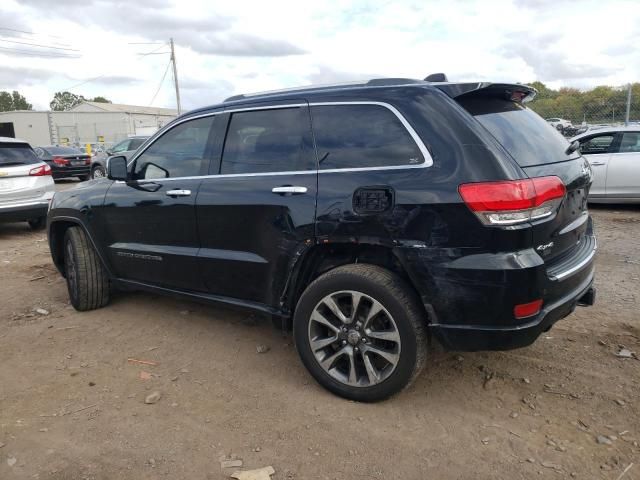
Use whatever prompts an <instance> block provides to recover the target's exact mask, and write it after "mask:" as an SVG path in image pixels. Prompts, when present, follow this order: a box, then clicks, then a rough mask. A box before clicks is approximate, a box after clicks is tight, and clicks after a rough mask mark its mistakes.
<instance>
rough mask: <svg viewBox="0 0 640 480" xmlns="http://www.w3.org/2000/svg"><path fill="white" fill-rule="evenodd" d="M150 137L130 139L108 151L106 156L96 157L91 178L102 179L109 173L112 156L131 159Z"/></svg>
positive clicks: (92, 165)
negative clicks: (108, 165)
mask: <svg viewBox="0 0 640 480" xmlns="http://www.w3.org/2000/svg"><path fill="white" fill-rule="evenodd" d="M148 138H149V137H144V136H136V137H129V138H126V139H124V140H122V141H121V142H118V143H116V144H115V145H114V146H113V147H110V148H107V149H106V155H96V156H94V157H93V160H92V162H91V178H101V177H104V176H105V175H106V172H107V159H108V158H109V157H110V156H112V155H123V156H125V157H126V158H129V157H130V156H131V155H132V154H133V153H135V151H136V150H137V149H138V147H140V145H142V144H143V143H144V142H145V141H146V140H147V139H148Z"/></svg>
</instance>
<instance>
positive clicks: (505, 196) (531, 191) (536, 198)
mask: <svg viewBox="0 0 640 480" xmlns="http://www.w3.org/2000/svg"><path fill="white" fill-rule="evenodd" d="M458 191H459V192H460V196H461V197H462V199H463V200H464V202H465V203H466V204H467V206H468V207H469V208H470V209H471V210H472V211H473V212H474V213H475V214H476V215H477V216H478V218H479V219H480V220H481V221H482V223H484V224H485V225H515V224H518V223H525V222H529V221H532V220H539V219H542V218H545V217H548V216H550V215H552V214H553V213H554V212H555V211H556V210H557V209H558V206H559V205H560V203H561V202H562V199H563V198H564V195H565V193H566V188H565V186H564V183H562V180H560V178H559V177H556V176H550V177H537V178H527V179H524V180H508V181H503V182H481V183H465V184H463V185H460V186H459V187H458Z"/></svg>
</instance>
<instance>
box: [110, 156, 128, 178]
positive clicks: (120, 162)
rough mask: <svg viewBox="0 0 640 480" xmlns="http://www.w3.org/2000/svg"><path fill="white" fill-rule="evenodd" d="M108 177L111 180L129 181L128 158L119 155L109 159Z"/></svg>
mask: <svg viewBox="0 0 640 480" xmlns="http://www.w3.org/2000/svg"><path fill="white" fill-rule="evenodd" d="M107 177H108V178H109V179H110V180H122V181H127V177H128V175H127V158H126V157H124V156H118V157H111V158H109V159H107Z"/></svg>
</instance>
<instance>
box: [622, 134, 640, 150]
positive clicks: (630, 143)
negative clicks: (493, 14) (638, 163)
mask: <svg viewBox="0 0 640 480" xmlns="http://www.w3.org/2000/svg"><path fill="white" fill-rule="evenodd" d="M619 152H620V153H640V132H624V133H623V134H622V141H621V142H620V150H619Z"/></svg>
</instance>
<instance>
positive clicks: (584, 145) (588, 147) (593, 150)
mask: <svg viewBox="0 0 640 480" xmlns="http://www.w3.org/2000/svg"><path fill="white" fill-rule="evenodd" d="M614 138H615V133H607V134H604V135H597V136H594V137H589V138H588V139H586V140H583V141H581V142H580V152H581V153H582V154H583V155H597V154H600V153H611V147H612V144H613V139H614Z"/></svg>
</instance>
